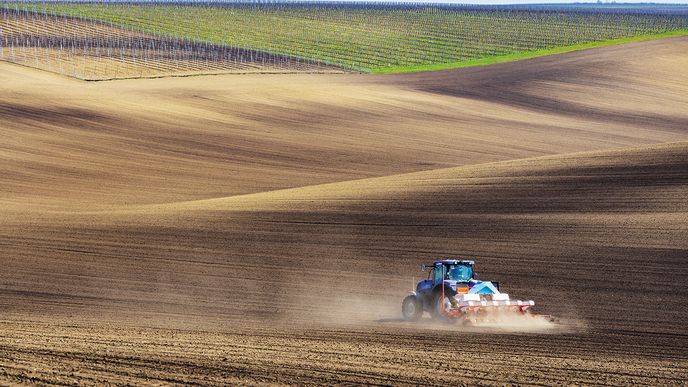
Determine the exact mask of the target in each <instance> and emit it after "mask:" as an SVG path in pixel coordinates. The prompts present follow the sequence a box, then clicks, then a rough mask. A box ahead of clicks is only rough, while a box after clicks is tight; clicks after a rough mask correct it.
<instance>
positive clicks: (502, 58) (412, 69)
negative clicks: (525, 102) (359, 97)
mask: <svg viewBox="0 0 688 387" xmlns="http://www.w3.org/2000/svg"><path fill="white" fill-rule="evenodd" d="M681 36H688V29H685V30H677V31H670V32H664V33H661V34H650V35H639V36H634V37H630V38H622V39H614V40H604V41H601V42H590V43H580V44H574V45H570V46H561V47H554V48H548V49H542V50H535V51H525V52H517V53H514V54H507V55H498V56H490V57H485V58H480V59H473V60H468V61H460V62H449V63H435V64H429V65H416V66H392V67H380V68H374V69H372V70H371V73H372V74H403V73H420V72H431V71H441V70H454V69H461V68H466V67H479V66H489V65H493V64H499V63H508V62H516V61H520V60H526V59H533V58H539V57H543V56H550V55H557V54H565V53H569V52H575V51H583V50H589V49H593V48H599V47H607V46H615V45H620V44H627V43H636V42H645V41H648V40H655V39H666V38H675V37H681Z"/></svg>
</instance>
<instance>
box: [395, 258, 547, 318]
mask: <svg viewBox="0 0 688 387" xmlns="http://www.w3.org/2000/svg"><path fill="white" fill-rule="evenodd" d="M473 266H474V262H473V261H466V260H453V259H448V260H440V261H435V262H433V264H432V265H421V269H422V270H423V271H426V270H428V269H430V270H429V273H428V278H427V279H424V280H422V281H420V282H418V285H417V286H416V290H415V291H412V292H410V294H409V295H408V296H406V298H404V301H403V302H402V306H401V312H402V314H403V317H404V319H406V320H409V321H417V320H420V319H421V317H422V316H423V312H428V313H429V314H430V315H431V316H432V317H433V318H435V319H455V320H458V321H462V322H464V323H468V324H471V323H473V324H474V323H477V322H479V321H483V320H489V318H490V316H494V315H495V314H498V313H500V314H503V313H514V312H515V313H518V314H522V315H525V314H526V312H527V311H528V310H529V309H530V308H531V307H533V306H534V305H535V302H534V301H521V300H510V299H509V295H508V294H506V293H501V292H500V291H499V284H498V283H497V282H490V281H480V280H478V279H476V275H475V273H474V272H473Z"/></svg>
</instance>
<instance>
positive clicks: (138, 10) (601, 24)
mask: <svg viewBox="0 0 688 387" xmlns="http://www.w3.org/2000/svg"><path fill="white" fill-rule="evenodd" d="M7 6H8V7H12V5H11V4H10V5H7ZM30 6H32V7H34V8H35V10H36V11H38V12H43V13H48V14H53V15H55V14H56V15H63V16H69V17H77V18H80V19H89V20H96V21H99V22H101V23H104V24H108V25H113V26H118V27H124V28H127V29H133V30H137V31H145V32H150V33H154V34H156V35H159V36H162V37H169V38H182V39H188V40H192V41H196V42H207V43H210V44H215V45H225V46H231V47H236V48H240V49H249V50H258V51H262V52H268V53H273V54H280V55H288V56H291V57H296V58H302V59H307V60H315V61H320V62H323V63H326V64H332V65H336V66H339V67H342V68H345V69H351V70H355V71H361V72H376V73H389V72H404V71H425V70H435V69H445V68H456V67H465V66H475V65H484V64H490V63H497V62H503V61H508V60H517V59H522V58H529V57H533V56H539V55H547V54H552V53H557V52H566V51H572V50H577V49H583V48H588V47H595V46H597V45H599V44H600V42H602V44H609V43H618V42H623V41H627V40H628V39H630V40H638V39H645V38H646V37H648V36H663V35H664V34H674V33H685V31H686V29H688V18H687V16H686V14H685V13H684V12H682V13H661V12H652V11H651V9H650V10H649V11H646V12H637V11H629V12H615V11H605V10H604V9H598V10H592V9H587V8H585V9H583V8H578V7H571V9H568V10H566V9H562V8H553V9H549V10H548V9H546V8H541V9H538V8H535V9H528V8H523V9H518V8H500V7H470V6H413V5H411V6H402V5H398V6H392V5H381V6H374V5H371V4H350V5H343V4H341V3H339V4H327V3H312V4H305V3H270V4H268V3H263V4H261V3H224V4H223V3H210V4H191V3H171V4H165V3H119V2H113V3H108V2H103V3H42V4H37V3H34V4H32V5H30ZM681 31H682V32H681ZM630 40H628V41H630Z"/></svg>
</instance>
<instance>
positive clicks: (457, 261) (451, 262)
mask: <svg viewBox="0 0 688 387" xmlns="http://www.w3.org/2000/svg"><path fill="white" fill-rule="evenodd" d="M462 263H463V264H465V265H471V266H473V264H474V263H475V262H473V261H467V260H463V259H443V260H440V261H435V262H433V264H434V265H437V264H442V265H459V264H462Z"/></svg>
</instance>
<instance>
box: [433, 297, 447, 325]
mask: <svg viewBox="0 0 688 387" xmlns="http://www.w3.org/2000/svg"><path fill="white" fill-rule="evenodd" d="M443 303H444V307H445V310H446V309H448V308H449V307H450V306H451V301H450V300H449V296H448V295H447V294H446V293H445V295H444V298H442V292H436V293H435V296H434V297H433V301H432V318H434V319H435V320H444V319H446V317H447V316H446V315H445V314H443V313H442V304H443Z"/></svg>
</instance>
